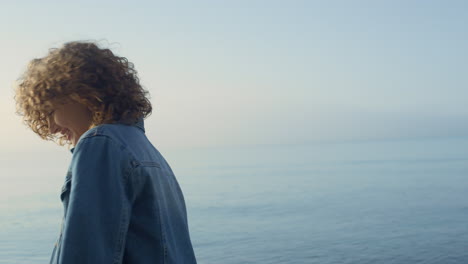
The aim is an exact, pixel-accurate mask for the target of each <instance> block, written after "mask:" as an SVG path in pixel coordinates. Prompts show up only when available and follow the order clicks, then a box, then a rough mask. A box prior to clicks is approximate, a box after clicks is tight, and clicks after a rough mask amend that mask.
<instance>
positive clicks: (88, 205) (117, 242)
mask: <svg viewBox="0 0 468 264" xmlns="http://www.w3.org/2000/svg"><path fill="white" fill-rule="evenodd" d="M124 160H125V159H124V155H123V151H122V150H121V149H120V147H119V146H118V145H116V143H114V142H113V141H112V140H111V139H110V138H107V137H105V136H93V137H90V138H83V139H82V140H81V142H79V144H78V146H77V147H76V148H75V150H74V153H73V158H72V163H71V171H72V181H71V191H70V197H69V203H68V208H67V213H66V217H65V221H64V230H63V238H62V243H61V245H60V247H61V250H60V256H59V263H62V264H74V263H77V264H78V263H80V264H83V263H88V264H93V263H96V264H98V263H99V264H101V263H102V264H104V263H109V264H110V263H121V261H122V256H123V250H124V247H125V245H124V244H125V237H126V233H127V228H128V222H129V215H130V202H129V199H128V198H127V195H126V192H125V176H126V175H125V171H126V170H125V162H123V161H124Z"/></svg>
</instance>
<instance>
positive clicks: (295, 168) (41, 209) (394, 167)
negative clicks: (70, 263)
mask: <svg viewBox="0 0 468 264" xmlns="http://www.w3.org/2000/svg"><path fill="white" fill-rule="evenodd" d="M159 150H160V151H161V153H162V154H163V155H164V156H165V157H166V159H167V160H168V162H169V164H170V165H171V166H172V168H173V170H174V172H175V174H176V177H177V178H178V180H179V183H180V185H181V187H182V190H183V192H184V195H185V199H186V203H187V210H188V215H189V225H190V232H191V237H192V243H193V246H194V249H195V254H196V256H197V260H198V262H199V263H206V264H211V263H212V264H215V263H216V264H219V263H222V264H231V263H232V264H234V263H272V264H273V263H320V264H328V263H330V264H332V263H333V264H339V263H359V264H364V263H372V264H374V263H425V264H428V263H434V264H435V263H441V264H450V263H468V199H467V196H468V139H464V138H454V139H418V140H389V141H367V142H364V141H361V142H339V143H338V142H335V143H311V144H302V145H270V146H250V147H224V148H204V149H190V150H183V149H179V150H171V151H165V150H164V149H159ZM37 155H40V153H28V154H24V153H16V154H11V155H9V156H6V157H3V158H2V161H1V163H0V164H1V172H2V173H1V175H0V177H1V178H0V179H1V180H2V184H1V187H0V193H1V194H0V263H8V264H14V263H21V264H30V263H31V264H32V263H48V261H49V257H50V255H51V253H52V249H53V246H54V243H55V240H56V239H57V236H58V233H59V227H60V221H61V216H62V204H61V202H60V199H59V193H60V187H61V186H62V184H63V180H64V177H65V172H66V168H67V166H68V162H69V159H70V157H71V154H70V153H58V154H57V155H56V156H53V157H50V158H48V157H43V156H37ZM38 157H40V158H38Z"/></svg>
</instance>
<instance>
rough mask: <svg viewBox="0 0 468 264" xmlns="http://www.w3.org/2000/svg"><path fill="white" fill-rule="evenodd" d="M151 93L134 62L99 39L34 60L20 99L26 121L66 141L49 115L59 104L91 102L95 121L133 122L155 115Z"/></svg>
mask: <svg viewBox="0 0 468 264" xmlns="http://www.w3.org/2000/svg"><path fill="white" fill-rule="evenodd" d="M147 96H148V91H146V90H144V89H143V87H142V86H141V85H140V81H139V78H138V76H137V72H136V70H135V68H134V66H133V63H131V62H129V61H128V60H127V59H126V58H124V57H118V56H116V55H114V53H113V52H112V51H111V50H110V49H107V48H100V47H99V46H98V45H97V44H96V43H94V42H80V41H75V42H68V43H65V44H64V45H63V47H61V48H58V49H57V48H54V49H50V50H49V53H48V54H47V56H45V57H43V58H38V59H33V60H32V61H31V62H30V63H29V65H28V68H27V70H26V72H25V73H24V74H23V75H22V77H21V78H20V79H19V80H18V85H17V88H16V95H15V100H16V105H17V113H18V114H19V115H22V116H23V120H24V122H25V123H26V125H28V126H29V127H30V128H31V129H32V130H33V131H34V132H35V133H36V134H38V135H39V136H40V137H41V138H43V139H46V140H56V139H59V140H58V142H59V143H60V144H63V141H64V138H63V137H57V136H55V135H53V134H51V131H50V130H49V126H48V115H49V113H50V112H51V111H53V110H54V109H55V108H56V107H57V106H58V105H60V104H64V103H67V102H71V101H75V102H79V103H81V104H83V105H86V106H87V107H88V109H90V111H91V112H92V114H93V125H99V124H104V123H117V122H118V123H125V124H131V123H135V122H136V121H137V120H138V119H139V118H146V117H147V116H149V115H150V114H151V111H152V107H151V103H150V101H149V99H148V98H147ZM60 139H61V140H60Z"/></svg>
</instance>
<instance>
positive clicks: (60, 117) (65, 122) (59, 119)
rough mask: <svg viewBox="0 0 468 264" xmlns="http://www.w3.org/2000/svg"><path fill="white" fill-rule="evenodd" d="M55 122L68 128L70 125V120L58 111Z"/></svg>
mask: <svg viewBox="0 0 468 264" xmlns="http://www.w3.org/2000/svg"><path fill="white" fill-rule="evenodd" d="M54 121H55V124H57V125H58V126H61V127H64V128H66V127H67V126H68V120H67V119H66V118H65V117H64V116H63V114H62V113H56V114H55V115H54Z"/></svg>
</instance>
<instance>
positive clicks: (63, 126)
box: [48, 102, 92, 146]
mask: <svg viewBox="0 0 468 264" xmlns="http://www.w3.org/2000/svg"><path fill="white" fill-rule="evenodd" d="M48 123H49V130H50V132H51V133H52V134H57V133H60V134H62V135H65V136H66V137H67V139H68V140H69V141H70V142H71V143H72V144H73V146H75V145H76V143H77V142H78V139H79V138H80V136H81V135H83V133H84V132H86V131H87V130H88V129H89V128H90V127H91V124H92V113H91V111H90V110H89V109H88V108H87V107H86V106H85V105H83V104H80V103H76V102H71V103H67V104H64V105H60V106H58V107H57V109H55V110H54V111H52V112H51V113H50V114H49V117H48Z"/></svg>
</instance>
